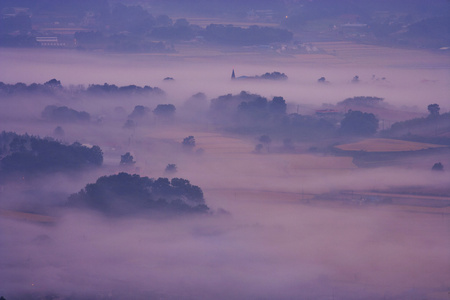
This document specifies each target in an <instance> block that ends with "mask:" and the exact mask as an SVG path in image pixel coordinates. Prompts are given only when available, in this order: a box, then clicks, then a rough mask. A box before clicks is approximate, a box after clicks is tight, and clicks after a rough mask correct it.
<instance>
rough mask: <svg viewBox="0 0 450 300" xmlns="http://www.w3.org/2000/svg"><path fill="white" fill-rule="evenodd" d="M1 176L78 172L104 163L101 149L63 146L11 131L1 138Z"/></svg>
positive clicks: (0, 136) (2, 134)
mask: <svg viewBox="0 0 450 300" xmlns="http://www.w3.org/2000/svg"><path fill="white" fill-rule="evenodd" d="M0 147H1V148H0V149H1V153H0V154H1V155H2V157H3V158H2V159H1V161H0V173H2V174H14V173H20V174H26V175H28V174H36V173H41V172H43V173H47V172H58V171H71V170H79V169H81V168H84V167H89V166H93V167H98V166H101V165H102V163H103V153H102V150H101V149H100V147H98V146H93V147H91V148H88V147H86V146H82V145H81V144H79V143H73V144H72V145H63V144H61V143H60V142H57V141H53V140H49V139H40V138H38V137H33V136H29V135H18V134H16V133H13V132H2V133H1V135H0Z"/></svg>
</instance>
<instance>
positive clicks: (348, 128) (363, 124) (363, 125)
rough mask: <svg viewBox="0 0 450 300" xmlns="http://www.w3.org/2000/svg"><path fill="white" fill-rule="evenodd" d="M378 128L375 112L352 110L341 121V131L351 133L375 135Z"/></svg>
mask: <svg viewBox="0 0 450 300" xmlns="http://www.w3.org/2000/svg"><path fill="white" fill-rule="evenodd" d="M377 129H378V119H377V118H376V117H375V115H374V114H371V113H364V112H361V111H357V110H354V111H352V110H350V111H349V112H348V113H347V114H346V115H345V117H344V119H343V120H342V121H341V132H342V133H344V134H349V135H373V134H375V132H377Z"/></svg>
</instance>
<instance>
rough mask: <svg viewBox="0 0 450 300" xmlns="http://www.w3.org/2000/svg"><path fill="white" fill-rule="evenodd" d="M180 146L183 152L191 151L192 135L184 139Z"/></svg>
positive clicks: (192, 144)
mask: <svg viewBox="0 0 450 300" xmlns="http://www.w3.org/2000/svg"><path fill="white" fill-rule="evenodd" d="M181 145H182V146H183V148H184V149H185V150H189V151H191V150H192V149H194V147H195V138H194V137H193V136H192V135H190V136H188V137H185V138H184V139H183V142H182V143H181Z"/></svg>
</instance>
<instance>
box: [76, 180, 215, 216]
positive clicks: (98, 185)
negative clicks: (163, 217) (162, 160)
mask: <svg viewBox="0 0 450 300" xmlns="http://www.w3.org/2000/svg"><path fill="white" fill-rule="evenodd" d="M69 205H70V206H74V207H80V208H83V207H84V208H90V209H94V210H97V211H99V212H101V213H104V214H106V215H108V216H126V215H134V214H139V213H140V214H143V213H145V214H146V213H151V212H163V213H175V214H179V213H205V212H208V210H209V208H208V206H206V205H205V201H204V198H203V192H202V190H201V189H200V188H199V187H198V186H195V185H191V183H190V182H189V181H188V180H186V179H182V178H173V179H172V180H169V179H167V178H158V179H156V180H155V179H152V178H148V177H141V176H139V175H131V174H128V173H123V172H122V173H119V174H117V175H111V176H103V177H100V178H98V180H97V181H96V182H95V183H91V184H88V185H86V187H85V188H84V189H82V190H81V191H80V192H78V193H76V194H72V195H71V196H70V197H69Z"/></svg>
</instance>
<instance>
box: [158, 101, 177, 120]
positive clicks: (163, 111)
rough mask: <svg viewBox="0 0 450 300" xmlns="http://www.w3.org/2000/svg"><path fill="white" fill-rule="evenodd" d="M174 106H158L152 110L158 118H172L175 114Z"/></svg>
mask: <svg viewBox="0 0 450 300" xmlns="http://www.w3.org/2000/svg"><path fill="white" fill-rule="evenodd" d="M175 110H176V108H175V105H173V104H158V106H156V108H155V109H154V110H153V113H154V114H155V115H157V116H160V117H167V118H169V117H173V115H174V114H175Z"/></svg>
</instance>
